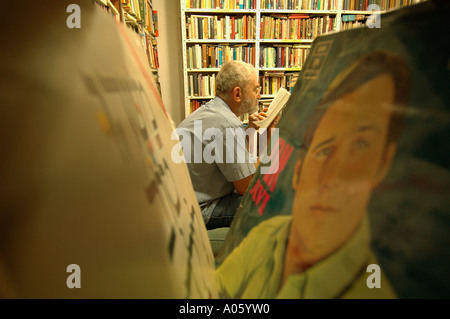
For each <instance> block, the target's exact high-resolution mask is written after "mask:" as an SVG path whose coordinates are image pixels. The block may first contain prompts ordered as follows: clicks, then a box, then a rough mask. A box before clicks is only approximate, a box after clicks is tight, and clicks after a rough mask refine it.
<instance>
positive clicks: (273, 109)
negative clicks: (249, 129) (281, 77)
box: [253, 87, 291, 128]
mask: <svg viewBox="0 0 450 319" xmlns="http://www.w3.org/2000/svg"><path fill="white" fill-rule="evenodd" d="M290 96H291V93H289V92H288V91H287V90H286V89H285V88H283V87H282V88H280V89H279V90H278V92H277V95H275V98H274V99H273V101H272V103H270V105H269V109H268V110H267V117H266V118H265V119H263V120H260V121H254V122H253V123H255V124H256V125H258V126H259V127H260V128H267V127H269V125H270V123H272V121H273V120H274V119H275V118H276V117H277V115H278V114H279V113H280V112H281V110H282V109H283V108H284V106H285V105H286V102H287V101H288V100H289V97H290Z"/></svg>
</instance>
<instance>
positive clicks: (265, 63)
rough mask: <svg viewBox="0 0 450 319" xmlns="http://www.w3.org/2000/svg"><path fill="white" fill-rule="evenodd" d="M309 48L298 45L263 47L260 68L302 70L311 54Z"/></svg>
mask: <svg viewBox="0 0 450 319" xmlns="http://www.w3.org/2000/svg"><path fill="white" fill-rule="evenodd" d="M309 50H310V49H309V48H303V47H300V46H298V45H274V46H273V47H262V48H261V54H260V66H261V67H263V68H301V67H302V66H303V64H304V63H305V60H306V57H307V56H308V53H309Z"/></svg>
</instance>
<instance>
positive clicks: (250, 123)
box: [247, 107, 269, 130]
mask: <svg viewBox="0 0 450 319" xmlns="http://www.w3.org/2000/svg"><path fill="white" fill-rule="evenodd" d="M268 109H269V108H268V107H265V108H264V110H262V112H259V113H254V114H250V115H249V117H248V125H247V128H250V127H253V128H254V129H255V130H258V129H259V126H258V125H256V124H255V123H254V121H260V120H263V119H265V118H266V117H267V114H266V112H267V110H268Z"/></svg>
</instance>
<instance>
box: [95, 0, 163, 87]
mask: <svg viewBox="0 0 450 319" xmlns="http://www.w3.org/2000/svg"><path fill="white" fill-rule="evenodd" d="M91 1H92V2H93V3H94V4H95V5H97V7H99V8H100V9H102V10H103V11H105V12H106V13H107V14H109V15H111V16H112V17H113V18H114V19H116V20H117V21H118V22H120V23H122V24H124V25H125V26H127V27H128V28H130V29H132V30H133V31H134V32H136V33H137V34H138V35H139V36H140V38H141V40H142V43H143V46H144V48H145V51H146V52H145V53H146V55H147V58H148V63H149V66H150V68H151V70H152V73H153V76H154V77H155V83H156V85H157V88H158V90H159V93H160V94H161V86H160V83H159V75H158V69H159V58H158V47H157V44H158V43H157V37H158V36H159V30H158V15H157V12H156V11H155V10H153V3H152V0H91Z"/></svg>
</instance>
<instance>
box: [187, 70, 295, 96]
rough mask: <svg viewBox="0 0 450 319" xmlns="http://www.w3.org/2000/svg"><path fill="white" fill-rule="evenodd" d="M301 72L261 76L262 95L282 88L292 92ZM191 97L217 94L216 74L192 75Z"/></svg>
mask: <svg viewBox="0 0 450 319" xmlns="http://www.w3.org/2000/svg"><path fill="white" fill-rule="evenodd" d="M299 74H300V72H264V74H262V75H260V76H259V83H260V85H261V94H262V95H274V94H276V93H277V92H278V90H279V89H280V88H281V87H284V88H286V90H288V91H290V92H292V90H293V88H294V85H295V83H296V82H297V79H298V76H299ZM188 79H189V83H188V95H189V97H202V98H205V97H212V96H214V95H215V94H216V74H215V73H213V74H210V75H208V74H201V73H194V74H190V75H189V77H188Z"/></svg>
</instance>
